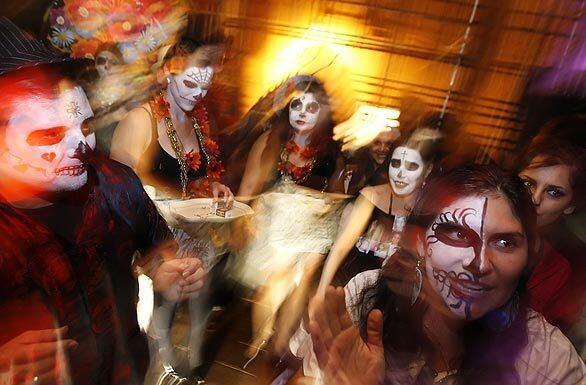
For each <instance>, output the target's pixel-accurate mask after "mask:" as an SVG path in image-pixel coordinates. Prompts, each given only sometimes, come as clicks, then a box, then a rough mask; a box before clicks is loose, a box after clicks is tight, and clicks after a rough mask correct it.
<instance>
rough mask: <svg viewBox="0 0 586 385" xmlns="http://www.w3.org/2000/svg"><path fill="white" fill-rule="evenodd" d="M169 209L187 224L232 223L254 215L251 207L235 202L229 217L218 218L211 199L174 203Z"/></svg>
mask: <svg viewBox="0 0 586 385" xmlns="http://www.w3.org/2000/svg"><path fill="white" fill-rule="evenodd" d="M169 209H170V211H171V212H172V213H173V214H175V215H176V216H178V217H180V218H181V219H183V220H185V221H187V222H218V223H222V222H230V221H232V220H234V219H236V218H239V217H242V216H244V215H251V214H253V213H254V211H253V210H252V209H251V208H250V206H248V205H246V204H244V203H241V202H236V201H234V205H233V206H232V212H231V213H230V216H229V217H227V218H225V217H220V216H217V215H215V214H214V213H213V211H212V199H211V198H198V199H189V200H185V201H174V202H172V203H170V204H169Z"/></svg>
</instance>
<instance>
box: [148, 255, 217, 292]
mask: <svg viewBox="0 0 586 385" xmlns="http://www.w3.org/2000/svg"><path fill="white" fill-rule="evenodd" d="M205 275H206V274H205V271H204V269H203V264H202V262H201V260H199V259H198V258H181V259H170V260H166V261H164V262H163V263H162V264H161V265H160V266H159V267H158V269H157V270H156V271H155V273H154V275H153V277H152V279H153V288H154V289H155V290H156V291H159V292H161V293H162V294H163V295H164V296H165V297H166V298H167V299H169V300H172V301H181V300H184V299H187V298H190V297H193V296H195V295H197V293H198V292H199V290H201V288H202V287H203V284H204V279H205Z"/></svg>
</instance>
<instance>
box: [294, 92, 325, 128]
mask: <svg viewBox="0 0 586 385" xmlns="http://www.w3.org/2000/svg"><path fill="white" fill-rule="evenodd" d="M320 108H321V107H320V105H319V102H318V101H317V99H316V98H315V96H314V95H313V93H311V92H307V93H302V94H301V95H300V96H299V97H296V98H293V99H292V100H291V103H289V124H291V127H293V128H294V129H295V130H298V131H309V130H311V129H313V128H314V127H315V125H316V124H317V121H318V118H319V111H320Z"/></svg>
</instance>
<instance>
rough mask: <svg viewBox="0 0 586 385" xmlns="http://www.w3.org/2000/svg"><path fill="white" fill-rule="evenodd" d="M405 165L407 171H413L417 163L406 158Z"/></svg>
mask: <svg viewBox="0 0 586 385" xmlns="http://www.w3.org/2000/svg"><path fill="white" fill-rule="evenodd" d="M405 166H406V167H407V170H409V171H415V170H417V169H418V168H419V165H418V164H417V163H414V162H409V161H408V160H407V161H405Z"/></svg>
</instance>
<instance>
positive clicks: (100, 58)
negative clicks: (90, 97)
mask: <svg viewBox="0 0 586 385" xmlns="http://www.w3.org/2000/svg"><path fill="white" fill-rule="evenodd" d="M117 65H120V59H118V58H117V57H116V55H115V54H113V53H112V52H110V51H101V52H100V53H98V54H97V55H96V64H95V67H96V71H98V75H100V77H101V78H103V77H106V76H108V75H110V74H111V73H112V72H113V70H114V68H115V67H116V66H117Z"/></svg>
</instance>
